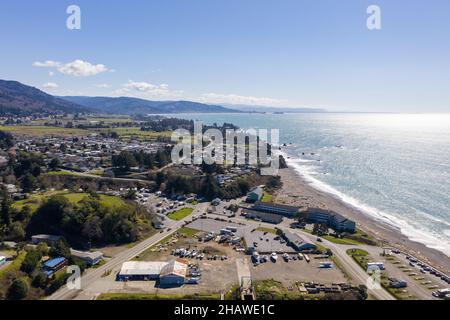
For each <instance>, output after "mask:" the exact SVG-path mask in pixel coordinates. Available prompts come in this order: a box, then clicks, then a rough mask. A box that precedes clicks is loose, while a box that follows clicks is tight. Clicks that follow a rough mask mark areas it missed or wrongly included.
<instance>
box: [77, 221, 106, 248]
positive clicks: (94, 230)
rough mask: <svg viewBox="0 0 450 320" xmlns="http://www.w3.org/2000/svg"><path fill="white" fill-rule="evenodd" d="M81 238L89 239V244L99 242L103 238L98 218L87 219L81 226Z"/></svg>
mask: <svg viewBox="0 0 450 320" xmlns="http://www.w3.org/2000/svg"><path fill="white" fill-rule="evenodd" d="M82 234H83V236H84V237H86V238H87V239H89V242H92V241H94V242H95V241H99V240H100V239H102V238H103V231H102V225H101V221H100V218H99V217H91V218H89V219H88V220H87V221H86V223H85V224H84V226H83V233H82Z"/></svg>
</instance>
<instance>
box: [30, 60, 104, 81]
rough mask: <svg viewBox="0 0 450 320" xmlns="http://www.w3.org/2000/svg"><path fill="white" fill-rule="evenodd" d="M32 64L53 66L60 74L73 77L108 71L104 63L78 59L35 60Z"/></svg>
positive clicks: (46, 66)
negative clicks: (63, 61)
mask: <svg viewBox="0 0 450 320" xmlns="http://www.w3.org/2000/svg"><path fill="white" fill-rule="evenodd" d="M33 66H34V67H39V68H55V69H56V70H58V71H59V72H60V73H62V74H66V75H71V76H75V77H90V76H95V75H97V74H100V73H103V72H107V71H108V68H107V67H106V66H105V65H104V64H92V63H90V62H87V61H83V60H79V59H78V60H74V61H72V62H69V63H65V64H64V63H61V62H58V61H53V60H47V61H44V62H39V61H36V62H34V63H33Z"/></svg>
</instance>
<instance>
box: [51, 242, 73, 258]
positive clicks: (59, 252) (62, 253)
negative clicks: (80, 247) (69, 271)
mask: <svg viewBox="0 0 450 320" xmlns="http://www.w3.org/2000/svg"><path fill="white" fill-rule="evenodd" d="M50 255H51V256H52V257H64V258H66V259H69V258H70V256H71V253H70V247H69V244H68V243H67V241H66V240H65V239H64V238H61V239H59V240H58V241H57V242H56V243H55V245H54V246H53V247H52V248H51V249H50Z"/></svg>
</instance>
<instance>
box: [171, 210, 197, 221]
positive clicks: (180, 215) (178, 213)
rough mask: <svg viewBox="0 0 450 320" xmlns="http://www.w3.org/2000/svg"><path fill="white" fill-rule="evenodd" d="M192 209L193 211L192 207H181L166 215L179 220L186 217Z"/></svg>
mask: <svg viewBox="0 0 450 320" xmlns="http://www.w3.org/2000/svg"><path fill="white" fill-rule="evenodd" d="M193 211H194V209H192V208H183V209H180V210H178V211H175V212H172V213H169V214H168V215H167V217H168V218H169V219H172V220H175V221H180V220H183V219H184V218H186V217H187V216H189V215H190V214H191V213H192V212H193Z"/></svg>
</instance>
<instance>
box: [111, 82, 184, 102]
mask: <svg viewBox="0 0 450 320" xmlns="http://www.w3.org/2000/svg"><path fill="white" fill-rule="evenodd" d="M114 94H116V95H122V96H123V95H124V96H133V97H137V98H144V99H178V98H180V97H181V96H182V95H183V91H172V90H170V88H169V85H168V84H165V83H163V84H160V85H155V84H152V83H148V82H136V81H133V80H129V81H128V82H127V83H125V84H123V85H122V88H120V89H119V90H116V91H115V92H114Z"/></svg>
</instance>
